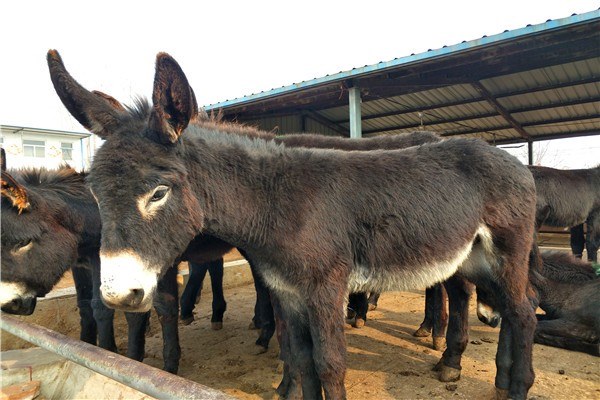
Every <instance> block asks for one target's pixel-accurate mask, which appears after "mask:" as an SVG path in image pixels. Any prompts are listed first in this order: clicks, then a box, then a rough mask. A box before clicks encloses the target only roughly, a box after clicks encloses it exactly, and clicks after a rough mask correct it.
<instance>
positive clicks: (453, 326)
mask: <svg viewBox="0 0 600 400" xmlns="http://www.w3.org/2000/svg"><path fill="white" fill-rule="evenodd" d="M444 285H445V286H446V291H447V292H448V303H449V309H450V314H449V318H448V330H447V333H446V343H447V347H446V350H445V351H444V354H443V355H442V359H441V360H440V361H439V362H438V364H437V365H436V366H435V367H434V370H435V371H439V372H440V374H439V376H438V379H439V380H440V381H442V382H454V381H457V380H459V379H460V371H461V368H462V367H461V365H460V364H461V359H462V354H463V353H464V351H465V349H466V348H467V342H468V340H469V298H470V297H471V292H472V289H473V286H472V285H471V284H469V282H468V281H467V280H465V279H464V278H462V277H460V276H458V275H455V276H453V277H451V278H450V279H448V280H447V281H446V282H444Z"/></svg>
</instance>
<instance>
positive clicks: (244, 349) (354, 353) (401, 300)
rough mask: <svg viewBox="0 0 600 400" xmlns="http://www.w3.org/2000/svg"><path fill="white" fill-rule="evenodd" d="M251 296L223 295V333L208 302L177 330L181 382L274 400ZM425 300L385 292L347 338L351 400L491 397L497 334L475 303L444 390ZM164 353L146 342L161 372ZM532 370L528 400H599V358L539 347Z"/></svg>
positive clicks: (270, 360) (242, 290)
mask: <svg viewBox="0 0 600 400" xmlns="http://www.w3.org/2000/svg"><path fill="white" fill-rule="evenodd" d="M254 296H255V294H254V288H253V286H252V285H247V286H243V287H239V288H235V289H231V290H229V291H226V299H227V302H228V309H227V310H228V311H227V312H226V314H225V320H224V328H223V330H221V331H213V330H211V329H210V315H207V313H210V295H207V296H204V297H203V298H202V300H201V302H200V304H199V305H198V306H197V307H196V310H195V312H196V320H195V321H194V322H193V323H192V324H191V325H189V326H181V329H180V339H181V347H182V352H183V356H182V360H181V367H180V375H181V376H183V377H185V378H188V379H191V380H194V381H197V382H200V383H202V384H204V385H207V386H210V387H213V388H216V389H219V390H222V391H224V392H226V393H228V394H230V395H233V396H235V397H238V398H241V399H275V398H277V396H276V394H275V391H274V389H275V388H276V387H277V385H278V383H279V381H280V376H281V374H280V370H281V362H280V361H279V360H278V358H277V354H278V345H277V342H276V341H275V340H274V341H273V342H272V345H271V348H270V349H269V351H268V352H267V353H265V354H260V355H256V354H255V353H256V348H255V345H254V340H255V339H256V335H257V333H256V331H251V330H249V329H248V324H249V322H250V319H251V316H252V307H253V304H254ZM424 299H425V298H424V292H422V291H415V292H393V293H384V294H383V295H382V296H381V299H380V302H379V308H378V309H377V310H375V311H373V312H371V313H370V314H369V317H370V319H369V321H367V325H366V326H365V327H364V328H362V329H350V330H347V331H346V337H347V342H348V366H349V368H348V372H347V375H346V388H347V391H348V398H349V399H360V400H368V399H373V400H375V399H378V400H380V399H485V398H492V396H493V393H494V385H493V382H494V375H495V371H496V368H495V364H494V355H495V351H496V345H497V341H498V329H493V328H490V327H487V326H484V325H483V324H481V323H480V322H479V321H478V320H477V317H476V315H475V311H474V310H475V309H474V304H472V305H471V308H472V312H471V318H470V324H471V330H470V339H469V341H470V343H469V346H468V348H467V350H466V353H465V356H464V358H463V362H462V365H463V370H462V378H461V379H460V381H458V382H456V383H455V384H446V383H441V382H439V381H438V380H437V379H436V373H435V372H432V371H431V367H432V366H433V365H434V364H435V363H436V362H437V361H438V359H439V357H440V356H441V352H438V351H435V350H433V349H432V348H431V339H430V338H415V337H413V336H412V332H413V331H414V330H415V329H416V328H417V327H418V326H419V323H420V322H421V319H422V317H423V309H424ZM153 321H154V322H155V323H157V322H156V320H153ZM161 354H162V341H161V336H160V334H158V333H156V334H154V335H153V336H152V337H150V338H149V340H148V344H147V358H146V360H145V362H146V363H148V364H150V365H153V366H156V367H161V366H162V355H161ZM534 368H535V371H536V381H535V384H534V386H533V387H532V389H531V391H530V392H529V395H530V398H534V399H538V400H543V399H600V358H597V357H593V356H590V355H586V354H582V353H575V352H569V351H566V350H561V349H556V348H551V347H546V346H541V345H535V347H534Z"/></svg>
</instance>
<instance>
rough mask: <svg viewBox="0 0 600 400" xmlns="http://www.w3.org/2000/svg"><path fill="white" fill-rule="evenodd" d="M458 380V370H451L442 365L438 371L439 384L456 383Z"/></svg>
mask: <svg viewBox="0 0 600 400" xmlns="http://www.w3.org/2000/svg"><path fill="white" fill-rule="evenodd" d="M459 379H460V369H456V368H452V367H449V366H447V365H442V368H441V369H440V375H439V380H440V382H456V381H457V380H459Z"/></svg>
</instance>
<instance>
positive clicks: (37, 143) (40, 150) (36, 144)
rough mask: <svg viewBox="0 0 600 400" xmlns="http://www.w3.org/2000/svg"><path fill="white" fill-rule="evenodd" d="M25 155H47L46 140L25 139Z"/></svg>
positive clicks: (41, 156)
mask: <svg viewBox="0 0 600 400" xmlns="http://www.w3.org/2000/svg"><path fill="white" fill-rule="evenodd" d="M23 154H24V155H25V157H39V158H44V157H46V142H44V141H43V140H23Z"/></svg>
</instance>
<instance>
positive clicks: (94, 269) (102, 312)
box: [0, 166, 180, 373]
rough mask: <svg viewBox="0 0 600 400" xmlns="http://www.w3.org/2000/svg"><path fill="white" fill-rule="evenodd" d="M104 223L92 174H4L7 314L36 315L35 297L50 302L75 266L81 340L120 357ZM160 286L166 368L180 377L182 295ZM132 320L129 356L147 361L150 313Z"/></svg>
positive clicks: (2, 293)
mask: <svg viewBox="0 0 600 400" xmlns="http://www.w3.org/2000/svg"><path fill="white" fill-rule="evenodd" d="M100 225H101V224H100V215H99V213H98V207H97V205H96V202H95V200H94V198H93V197H92V195H91V193H90V191H89V189H88V188H87V186H86V185H85V174H83V173H78V172H77V171H75V170H74V169H72V168H70V167H67V166H63V167H62V168H60V169H58V170H46V169H29V170H21V171H12V172H11V173H9V172H8V171H2V275H1V278H2V281H1V286H0V305H1V307H2V311H4V312H8V313H13V314H22V315H29V314H31V313H33V311H34V309H35V306H36V298H37V297H44V296H45V295H46V294H47V293H48V292H49V291H50V290H51V289H52V287H53V286H54V285H55V284H56V283H57V282H58V281H59V279H60V278H61V277H62V276H63V275H64V273H65V272H66V270H67V269H68V268H70V267H71V266H73V268H72V271H73V278H74V281H75V288H76V292H77V305H78V307H79V313H80V316H81V333H80V339H81V340H83V341H85V342H88V343H91V344H98V345H99V346H100V347H102V348H105V349H107V350H110V351H114V352H116V351H117V346H116V343H115V338H114V328H113V319H114V310H111V309H109V308H107V307H106V306H105V305H104V304H103V303H102V301H101V299H100V291H99V288H100V265H99V264H100V258H99V250H100ZM172 273H173V272H170V273H169V274H168V275H169V276H170V275H171V274H172ZM173 281H174V282H175V276H174V275H173ZM159 286H160V288H161V289H159V291H158V292H159V295H158V296H157V301H156V304H155V305H156V310H157V313H158V314H159V319H160V320H161V324H162V325H163V338H164V355H165V360H164V362H165V365H164V369H165V370H166V371H169V372H173V373H175V372H177V369H178V364H179V353H180V350H179V339H178V337H177V308H175V316H174V318H173V317H172V316H171V315H170V314H169V313H171V314H172V313H173V307H172V305H171V304H169V301H168V299H169V298H171V297H172V296H173V291H174V292H175V296H176V294H177V286H176V285H175V286H173V285H168V284H165V283H164V282H162V281H161V283H160V285H159ZM125 316H126V319H127V323H128V327H129V335H128V347H127V356H128V357H130V358H133V359H135V360H138V361H142V360H143V358H144V344H145V333H146V328H147V326H148V320H149V316H150V314H149V312H144V313H130V312H127V313H126V314H125Z"/></svg>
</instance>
